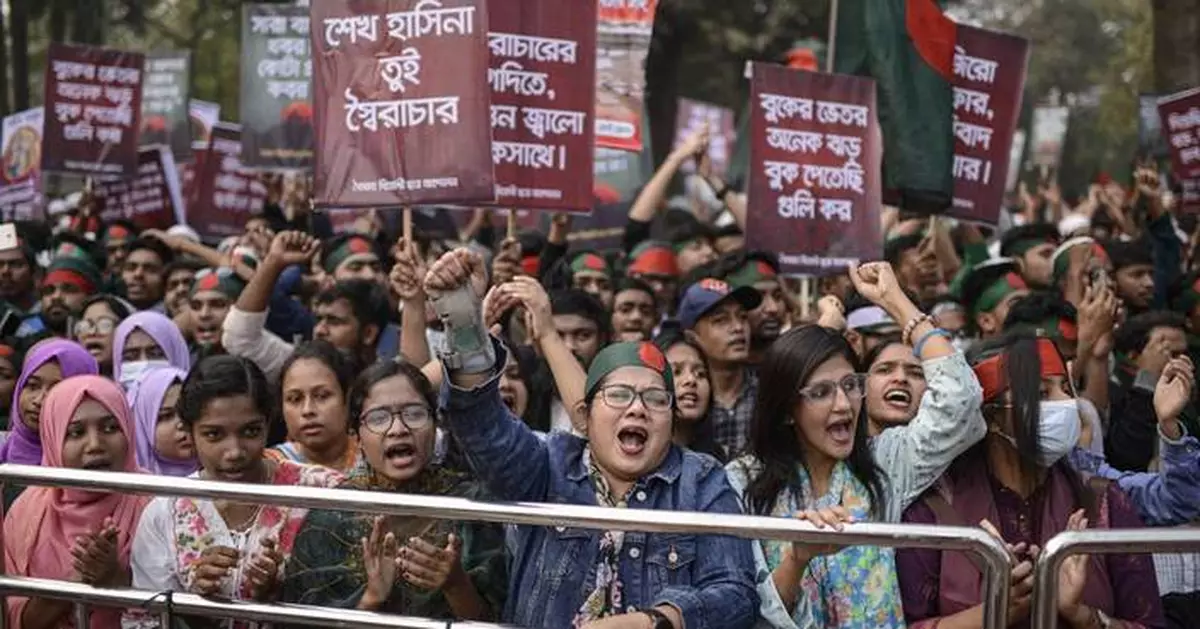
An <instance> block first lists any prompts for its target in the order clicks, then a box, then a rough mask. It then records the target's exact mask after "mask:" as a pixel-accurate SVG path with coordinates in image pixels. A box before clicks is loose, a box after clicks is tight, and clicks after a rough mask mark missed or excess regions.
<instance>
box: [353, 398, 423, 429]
mask: <svg viewBox="0 0 1200 629" xmlns="http://www.w3.org/2000/svg"><path fill="white" fill-rule="evenodd" d="M397 419H399V420H400V423H401V424H404V427H405V428H407V429H408V430H409V431H416V430H421V429H422V428H425V427H426V426H428V425H429V424H431V423H433V410H432V409H430V408H429V407H428V406H426V405H424V404H407V405H405V406H400V407H391V408H388V407H379V408H372V409H370V410H368V411H366V412H365V413H363V414H362V415H360V416H359V422H360V423H361V424H362V425H363V426H364V427H365V428H366V429H367V430H369V431H371V432H373V433H376V434H380V435H382V434H384V433H386V432H387V431H389V430H391V429H392V425H393V424H394V423H395V422H396V420H397Z"/></svg>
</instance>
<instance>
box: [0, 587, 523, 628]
mask: <svg viewBox="0 0 1200 629" xmlns="http://www.w3.org/2000/svg"><path fill="white" fill-rule="evenodd" d="M0 593H3V594H5V595H8V596H27V597H35V598H48V599H56V600H63V601H73V602H75V604H76V608H75V609H76V616H75V617H76V621H75V626H76V627H87V626H88V625H87V623H86V622H85V623H80V620H79V614H80V613H87V606H88V605H96V606H101V607H121V608H131V609H137V608H141V609H146V610H148V611H151V612H155V613H166V612H167V611H168V609H167V608H168V604H167V601H166V599H165V597H163V596H162V595H161V593H158V592H149V591H143V590H113V589H102V588H94V587H91V586H88V585H84V584H82V583H70V582H67V581H53V580H50V579H29V578H14V577H0ZM169 607H170V610H169V611H171V612H173V613H175V614H181V615H188V616H204V617H208V618H237V619H238V620H241V621H246V622H262V623H277V624H278V623H282V624H287V625H304V626H310V627H342V628H347V629H348V628H353V629H374V628H383V627H387V628H388V629H446V621H445V620H431V619H428V618H410V617H407V616H396V615H393V614H380V613H376V612H364V611H358V610H353V609H332V608H328V607H310V606H307V605H265V604H262V603H251V602H243V601H218V600H214V599H209V598H204V597H203V596H197V595H195V594H180V593H176V594H173V595H172V596H171V601H170V605H169ZM80 610H83V611H82V612H80ZM452 626H453V627H454V629H516V628H513V627H505V626H503V625H494V624H488V623H479V622H467V621H454V624H453V625H452ZM162 628H163V629H170V626H169V625H167V624H166V623H163V625H162Z"/></svg>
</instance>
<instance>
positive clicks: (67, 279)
mask: <svg viewBox="0 0 1200 629" xmlns="http://www.w3.org/2000/svg"><path fill="white" fill-rule="evenodd" d="M55 284H73V285H75V286H78V287H79V288H80V289H81V290H83V292H85V293H94V292H96V287H95V286H93V285H92V283H91V282H89V281H88V280H87V278H86V277H84V276H83V275H82V274H81V273H76V272H75V271H68V270H66V269H55V270H53V271H50V272H49V273H47V274H46V279H44V280H42V286H53V285H55Z"/></svg>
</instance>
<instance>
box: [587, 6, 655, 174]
mask: <svg viewBox="0 0 1200 629" xmlns="http://www.w3.org/2000/svg"><path fill="white" fill-rule="evenodd" d="M657 9H658V0H600V5H599V23H598V25H597V36H596V144H597V145H599V146H603V147H607V148H613V149H619V150H622V151H637V150H639V149H640V148H641V146H642V134H643V133H644V129H643V125H642V109H643V106H644V101H645V96H646V57H647V56H648V55H649V54H650V40H651V38H652V37H653V35H654V13H655V11H656V10H657Z"/></svg>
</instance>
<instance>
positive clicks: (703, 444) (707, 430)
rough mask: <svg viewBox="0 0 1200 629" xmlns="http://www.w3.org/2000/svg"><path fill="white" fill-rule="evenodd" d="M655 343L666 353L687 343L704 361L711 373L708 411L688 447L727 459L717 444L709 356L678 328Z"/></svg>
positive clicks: (698, 423) (660, 336)
mask: <svg viewBox="0 0 1200 629" xmlns="http://www.w3.org/2000/svg"><path fill="white" fill-rule="evenodd" d="M654 344H655V345H657V346H658V348H659V349H660V350H662V352H663V354H664V355H666V353H667V350H669V349H671V348H672V347H675V346H676V345H686V346H688V347H690V348H692V349H693V350H695V351H696V354H697V355H698V356H700V362H702V363H704V371H705V373H707V374H709V378H710V380H709V385H708V412H706V413H705V414H704V417H701V418H700V420H699V421H697V422H696V428H695V430H693V431H692V442H691V443H689V444H688V448H689V449H691V450H694V451H696V452H702V453H704V454H711V455H712V456H714V457H716V458H717V459H718V460H721V461H725V460H726V459H727V458H728V457H727V456H726V455H725V452H724V450H723V449H722V448H721V447H720V446H719V445H718V444H717V439H716V435H715V431H714V430H713V422H712V409H713V405H714V403H715V398H716V396H715V394H714V393H713V386H712V380H711V377H712V376H711V374H712V369H711V368H710V367H709V365H708V357H707V356H705V354H704V350H702V349H700V346H699V345H697V344H696V343H695V342H693V341H691V340H689V339H688V338H687V337H686V336H684V334H683V333H682V332H680V331H678V330H672V331H668V332H663V333H662V334H659V335H658V337H657V338H655V339H654ZM671 395H675V392H674V391H672V392H671ZM680 421H682V420H680V419H679V413H678V411H676V416H675V422H677V423H678V422H680Z"/></svg>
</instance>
